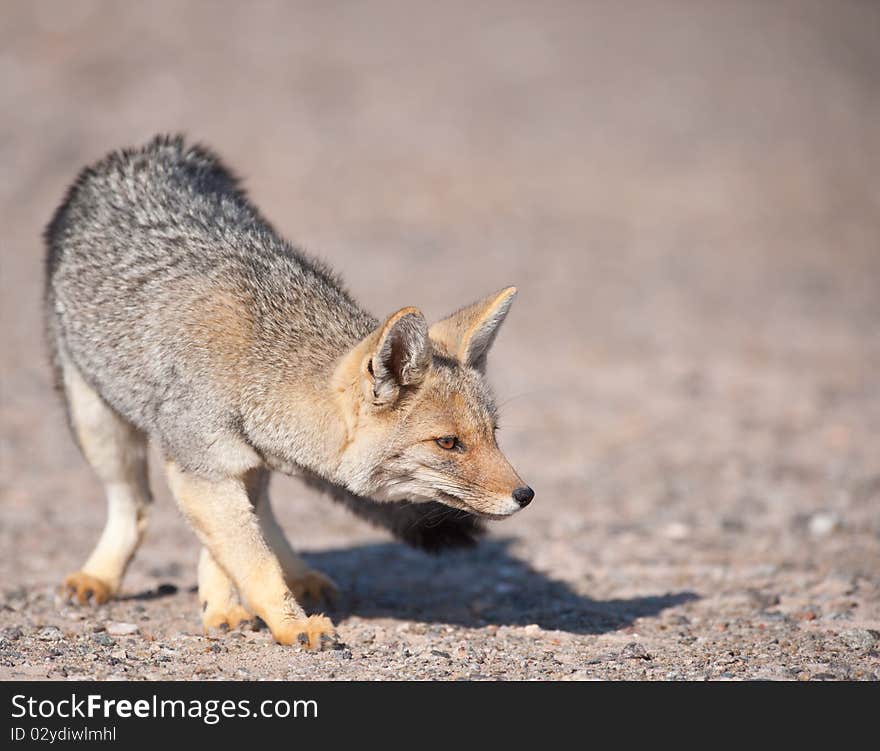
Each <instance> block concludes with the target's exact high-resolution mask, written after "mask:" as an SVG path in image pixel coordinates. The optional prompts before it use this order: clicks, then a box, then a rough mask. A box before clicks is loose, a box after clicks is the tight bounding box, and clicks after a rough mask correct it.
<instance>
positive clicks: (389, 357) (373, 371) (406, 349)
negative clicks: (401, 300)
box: [364, 308, 431, 406]
mask: <svg viewBox="0 0 880 751" xmlns="http://www.w3.org/2000/svg"><path fill="white" fill-rule="evenodd" d="M370 339H372V341H373V345H372V347H371V348H370V350H369V354H368V356H367V357H366V358H365V361H364V367H365V369H366V379H367V384H368V385H369V389H368V390H369V391H370V392H371V393H369V394H368V396H369V397H370V398H371V400H372V402H373V404H374V405H376V406H387V405H390V404H393V403H394V402H395V401H397V397H398V395H399V393H400V389H401V387H402V386H416V385H418V384H419V383H421V382H422V380H423V379H424V377H425V373H426V372H427V370H428V366H429V365H430V364H431V340H430V339H429V338H428V324H427V322H426V321H425V317H424V316H423V315H422V313H421V312H420V311H419V310H417V309H416V308H402V309H401V310H398V311H397V312H396V313H394V314H392V315H391V316H389V317H388V319H387V320H386V321H385V323H383V324H382V326H380V327H379V329H378V330H377V331H376V332H374V333H373V334H372V335H371V337H370Z"/></svg>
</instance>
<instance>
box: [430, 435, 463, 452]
mask: <svg viewBox="0 0 880 751" xmlns="http://www.w3.org/2000/svg"><path fill="white" fill-rule="evenodd" d="M434 442H435V443H436V444H437V445H438V446H439V447H440V448H441V449H444V450H446V451H452V449H454V448H455V447H456V446H457V445H458V438H456V437H455V436H454V435H445V436H443V437H442V438H437V439H435V441H434Z"/></svg>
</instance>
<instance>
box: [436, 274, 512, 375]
mask: <svg viewBox="0 0 880 751" xmlns="http://www.w3.org/2000/svg"><path fill="white" fill-rule="evenodd" d="M514 297H516V287H507V288H505V289H503V290H501V291H500V292H496V293H495V294H494V295H489V296H488V297H486V298H483V299H482V300H480V301H479V302H475V303H474V304H473V305H468V306H467V307H466V308H462V309H461V310H459V311H457V312H455V313H453V314H452V315H451V316H449V317H448V318H444V319H443V320H442V321H437V323H435V324H434V325H433V326H431V330H430V336H431V339H433V340H434V341H436V342H437V343H438V344H440V345H441V346H442V347H443V348H444V349H445V350H446V354H447V355H449V356H450V357H454V358H455V359H456V360H458V361H459V362H460V363H461V364H462V365H467V366H469V367H471V368H476V369H477V370H479V371H484V370H485V369H486V353H487V352H488V351H489V347H491V346H492V342H494V341H495V335H496V334H497V333H498V329H499V328H500V327H501V324H502V323H503V321H504V318H505V317H506V316H507V311H508V310H510V304H511V303H512V302H513V298H514Z"/></svg>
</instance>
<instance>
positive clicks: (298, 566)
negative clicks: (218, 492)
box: [248, 469, 339, 605]
mask: <svg viewBox="0 0 880 751" xmlns="http://www.w3.org/2000/svg"><path fill="white" fill-rule="evenodd" d="M269 476H270V475H269V471H268V470H266V469H260V470H257V471H255V472H254V473H252V474H251V475H250V476H249V478H248V495H249V496H250V498H251V502H252V503H253V505H254V508H256V510H257V517H258V518H259V520H260V527H261V528H262V530H263V535H264V537H265V538H266V542H267V543H268V544H269V546H270V547H271V548H272V551H273V552H274V553H275V555H276V557H277V558H278V562H279V563H280V564H281V570H282V571H283V572H284V581H285V582H286V583H287V586H288V588H289V589H290V591H291V592H293V594H294V596H295V597H296V599H297V600H298V601H300V602H308V603H311V604H315V605H318V604H320V603H321V602H322V601H324V602H326V603H327V604H328V605H332V604H333V602H334V600H335V598H336V595H337V593H338V591H339V590H338V588H337V586H336V584H335V583H334V581H333V580H332V579H331V578H330V577H329V576H326V575H325V574H322V573H321V572H320V571H316V570H315V569H312V568H309V566H308V564H307V563H306V562H305V561H304V560H303V559H302V558H300V557H299V556H298V555H297V554H296V553H295V552H294V550H293V548H292V547H291V546H290V543H289V542H288V541H287V537H286V536H285V535H284V531H283V530H282V529H281V526H280V525H279V524H278V521H277V519H276V518H275V514H273V513H272V504H271V502H270V500H269Z"/></svg>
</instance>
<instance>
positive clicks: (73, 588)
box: [61, 571, 115, 605]
mask: <svg viewBox="0 0 880 751" xmlns="http://www.w3.org/2000/svg"><path fill="white" fill-rule="evenodd" d="M114 594H115V589H114V588H113V587H111V586H110V585H109V584H108V583H107V582H105V581H104V580H102V579H99V578H98V577H97V576H92V575H91V574H87V573H85V572H83V571H77V572H76V573H73V574H71V575H70V576H68V577H67V578H66V579H65V580H64V584H62V585H61V595H62V597H64V598H65V599H67V600H68V601H74V602H78V603H79V604H80V605H85V604H86V603H91V604H93V605H103V604H104V603H105V602H108V601H109V600H110V599H111V598H112V597H113V595H114Z"/></svg>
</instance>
